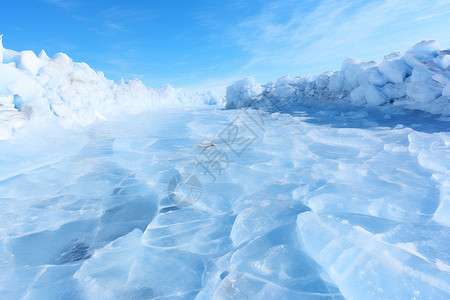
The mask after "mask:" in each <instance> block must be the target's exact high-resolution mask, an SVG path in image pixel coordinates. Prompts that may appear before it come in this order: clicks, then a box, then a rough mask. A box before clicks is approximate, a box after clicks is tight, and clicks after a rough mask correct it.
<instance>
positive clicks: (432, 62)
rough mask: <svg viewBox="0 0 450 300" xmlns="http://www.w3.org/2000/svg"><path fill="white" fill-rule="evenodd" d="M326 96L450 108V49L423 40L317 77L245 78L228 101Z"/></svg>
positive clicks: (292, 101)
mask: <svg viewBox="0 0 450 300" xmlns="http://www.w3.org/2000/svg"><path fill="white" fill-rule="evenodd" d="M318 101H321V102H320V103H322V102H326V101H328V102H330V101H332V102H335V103H349V104H353V105H357V106H372V107H373V106H381V105H384V104H386V103H392V104H393V105H397V106H401V107H404V108H407V109H417V110H422V111H426V112H430V113H433V114H443V115H449V114H450V49H447V50H441V49H440V46H439V44H438V42H437V41H435V40H430V41H422V42H420V43H418V44H416V45H415V46H414V47H412V48H410V49H409V50H408V51H406V53H404V54H401V53H398V52H395V53H392V54H390V55H386V56H385V57H384V60H383V61H381V62H375V61H370V62H360V61H359V60H357V59H354V58H347V59H346V60H345V61H344V62H343V64H342V68H341V70H340V71H337V72H325V73H323V74H320V75H318V76H314V77H309V76H308V77H295V78H293V79H291V78H290V77H289V75H287V76H284V77H282V78H280V79H278V80H277V81H271V82H268V83H266V84H264V85H262V86H261V85H259V84H258V83H256V82H255V80H254V79H253V78H245V79H242V80H240V81H238V82H236V83H234V84H233V85H231V86H229V87H228V88H227V94H226V107H227V108H241V107H255V108H261V107H270V108H275V109H277V110H282V111H289V110H291V109H294V108H295V107H296V106H298V105H301V104H317V103H318Z"/></svg>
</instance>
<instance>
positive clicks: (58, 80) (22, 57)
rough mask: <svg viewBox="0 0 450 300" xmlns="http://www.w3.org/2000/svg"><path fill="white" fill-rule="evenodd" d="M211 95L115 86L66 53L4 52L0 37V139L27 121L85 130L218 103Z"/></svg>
mask: <svg viewBox="0 0 450 300" xmlns="http://www.w3.org/2000/svg"><path fill="white" fill-rule="evenodd" d="M221 103H222V98H221V97H220V96H218V95H216V94H214V92H207V93H186V92H184V91H182V90H180V89H175V88H173V87H172V86H171V85H169V84H167V85H164V86H162V87H161V88H160V89H153V88H150V87H146V86H145V85H144V84H143V83H142V82H141V81H139V80H130V81H127V82H123V81H122V82H121V83H120V84H115V83H114V82H113V81H112V80H108V79H107V78H105V76H104V74H103V73H102V72H96V71H94V70H93V69H91V68H90V67H89V66H88V65H87V64H85V63H76V62H73V61H72V59H71V58H70V57H68V56H67V55H66V54H63V53H58V54H56V55H55V56H54V57H53V59H50V58H49V57H48V56H47V54H46V53H45V52H44V51H42V52H41V53H40V54H39V55H38V56H36V55H35V54H34V53H33V52H32V51H22V52H16V51H13V50H8V49H4V48H3V45H2V37H1V36H0V140H2V139H8V138H9V137H10V136H11V134H12V132H13V131H14V130H15V129H17V128H18V127H20V126H22V125H23V124H24V123H25V121H26V120H28V119H30V118H37V119H48V118H56V119H57V120H59V121H60V123H61V124H63V125H64V126H65V127H71V126H73V125H74V124H79V125H82V126H86V125H88V124H91V123H92V122H94V121H95V120H96V119H102V120H106V119H109V118H112V117H114V116H116V115H119V114H122V113H124V112H126V113H132V114H137V113H140V112H142V111H144V110H147V109H153V108H158V107H160V108H163V107H168V106H181V107H190V106H202V105H210V104H221Z"/></svg>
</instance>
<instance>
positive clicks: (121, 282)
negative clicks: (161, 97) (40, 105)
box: [0, 109, 450, 299]
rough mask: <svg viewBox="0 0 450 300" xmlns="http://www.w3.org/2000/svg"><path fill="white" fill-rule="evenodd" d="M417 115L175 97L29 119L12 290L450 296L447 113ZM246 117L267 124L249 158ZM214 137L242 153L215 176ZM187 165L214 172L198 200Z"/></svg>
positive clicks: (5, 179) (10, 224) (2, 191)
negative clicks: (237, 132) (55, 126)
mask: <svg viewBox="0 0 450 300" xmlns="http://www.w3.org/2000/svg"><path fill="white" fill-rule="evenodd" d="M236 117H238V118H239V119H237V121H236ZM403 117H404V118H403V120H402V122H401V123H400V122H398V121H397V120H393V119H385V118H384V115H383V113H382V112H380V111H367V110H351V111H349V112H347V113H340V112H339V111H337V110H328V111H324V110H313V109H305V110H304V111H302V112H297V113H294V114H293V115H287V114H266V113H258V112H256V111H253V110H248V111H236V110H221V109H200V110H195V109H194V110H177V109H174V110H167V111H165V112H164V113H162V112H155V113H146V114H143V115H140V116H135V117H134V118H131V119H130V118H125V119H123V120H118V121H115V122H103V121H98V122H96V123H94V124H92V125H91V126H89V127H88V128H87V129H86V131H85V132H78V133H77V132H75V133H71V134H67V133H66V134H65V135H62V134H60V135H58V136H57V138H56V137H55V135H54V134H53V133H52V132H51V131H50V130H48V131H47V132H46V133H42V132H39V135H40V136H39V138H37V137H36V134H37V133H36V132H33V130H31V129H30V131H29V132H27V133H25V131H27V130H24V131H23V132H24V133H23V134H21V132H19V133H18V134H17V135H15V136H14V137H13V138H12V139H10V140H8V141H3V142H2V145H1V149H2V157H1V164H0V165H1V166H2V171H4V170H5V169H4V167H8V166H11V165H13V166H14V170H20V171H16V172H15V173H10V172H12V170H13V169H10V170H9V171H8V172H2V174H1V178H2V181H1V186H0V199H1V202H0V203H1V210H0V211H1V219H0V220H1V221H0V222H1V223H0V224H1V226H0V228H1V240H0V245H1V249H2V251H1V252H0V253H1V258H0V259H1V260H0V261H1V264H0V267H1V272H0V295H1V297H2V298H3V299H19V298H24V299H86V298H87V299H151V298H153V297H154V298H157V299H159V298H169V299H170V298H174V299H175V298H177V299H192V298H197V299H243V298H246V297H249V298H253V299H257V298H258V299H273V298H275V297H277V298H281V299H296V298H305V299H342V297H345V298H348V299H361V298H380V297H383V298H390V299H394V298H398V299H405V298H408V299H409V298H411V299H412V298H414V297H415V298H417V299H428V298H433V299H440V298H442V299H446V298H448V296H449V292H450V274H449V271H450V257H449V252H448V249H449V247H450V230H449V227H448V225H449V223H448V220H449V218H448V215H449V203H448V200H449V178H448V172H449V162H450V152H449V141H450V134H449V133H448V122H446V121H441V120H439V118H438V117H435V116H430V115H427V114H425V113H417V112H410V113H408V114H406V115H405V116H403ZM419 120H420V121H421V124H417V123H416V122H418V121H419ZM233 121H234V123H233ZM255 121H257V122H255ZM425 121H426V122H425ZM236 122H239V123H238V124H237V126H238V127H239V126H240V127H242V126H246V125H247V126H248V128H250V129H251V130H252V131H253V133H255V134H256V138H254V139H253V141H252V143H251V144H250V145H249V146H248V147H247V148H246V149H244V151H242V153H240V154H239V156H238V155H237V154H236V153H234V152H233V150H232V149H230V148H229V147H228V146H227V145H226V142H227V137H225V139H222V138H220V137H219V135H220V134H221V133H222V132H223V131H224V129H227V128H228V127H227V126H229V125H230V123H231V124H236ZM49 127H51V126H50V125H49ZM246 128H247V127H246ZM35 129H36V130H37V129H38V128H35ZM248 132H249V131H248ZM248 132H247V133H248ZM247 136H248V135H247ZM205 139H206V140H207V141H208V143H214V145H215V146H210V147H209V148H217V151H221V152H223V153H226V154H227V156H228V159H229V161H231V162H229V163H228V166H227V165H225V162H223V163H222V168H223V169H224V170H219V171H220V172H219V171H217V170H216V169H215V170H213V169H211V172H212V174H213V175H215V178H213V177H212V176H211V175H209V174H204V169H203V168H201V167H199V166H198V164H196V162H197V161H199V160H204V158H203V157H204V156H205V155H204V154H203V151H204V150H203V147H199V145H204V144H205ZM5 147H6V148H5ZM5 149H6V152H7V153H6V154H5V153H4V152H5ZM24 157H25V158H26V159H24ZM222 161H225V160H222ZM6 170H8V169H6ZM178 173H190V174H194V175H195V176H197V177H198V179H199V180H200V182H201V185H202V193H201V196H200V198H198V201H197V202H195V203H194V205H192V206H185V207H183V206H178V207H177V206H175V205H174V204H173V202H172V201H170V199H169V198H168V191H167V186H168V183H169V181H170V179H171V178H172V177H173V176H174V175H176V174H178Z"/></svg>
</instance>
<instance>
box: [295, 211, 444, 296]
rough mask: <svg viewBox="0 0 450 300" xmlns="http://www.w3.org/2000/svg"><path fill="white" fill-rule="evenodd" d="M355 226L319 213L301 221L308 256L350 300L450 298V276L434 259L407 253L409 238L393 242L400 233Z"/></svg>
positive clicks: (413, 250)
mask: <svg viewBox="0 0 450 300" xmlns="http://www.w3.org/2000/svg"><path fill="white" fill-rule="evenodd" d="M380 221H381V220H380ZM351 222H352V217H351V216H348V218H347V219H342V218H338V217H333V216H331V215H330V216H326V215H317V214H315V213H313V212H306V213H302V214H300V215H299V216H298V219H297V226H298V227H297V228H298V232H299V236H300V238H301V240H302V242H303V244H304V246H305V248H306V250H307V252H308V253H309V254H310V255H311V256H312V257H313V258H314V259H315V260H316V261H317V262H318V263H319V264H320V265H321V266H322V267H323V268H324V269H325V270H326V271H327V272H328V274H329V275H330V276H331V278H332V279H333V280H334V282H336V283H337V284H338V286H339V288H340V290H341V292H342V294H343V296H344V297H345V298H348V299H362V298H365V299H371V298H380V297H381V298H395V297H398V298H408V299H409V298H414V297H417V296H420V297H421V298H429V297H431V298H433V297H443V298H446V297H447V296H448V292H449V289H450V285H449V280H450V278H449V274H448V272H444V271H441V270H440V269H439V268H438V267H437V265H436V264H435V263H434V262H433V260H434V259H433V258H431V257H430V258H426V257H425V256H424V255H421V254H419V255H418V254H417V251H416V250H415V249H414V248H411V247H410V246H409V247H407V248H406V250H405V247H404V246H403V245H404V244H403V245H402V244H400V245H398V243H401V241H402V240H403V239H404V238H402V237H399V236H396V237H392V235H394V236H395V233H396V230H395V229H393V230H392V231H389V232H388V233H386V237H384V236H383V235H380V234H374V233H372V232H370V230H374V229H373V228H371V227H366V229H365V228H362V227H361V226H360V225H359V224H358V225H359V226H358V225H352V223H351ZM442 230H444V232H443V233H440V234H439V233H438V235H440V237H439V238H444V239H445V236H447V235H448V234H449V233H448V230H447V229H442ZM424 234H426V233H424ZM437 240H438V239H437ZM411 249H412V250H411ZM430 255H432V256H433V254H430ZM434 255H436V254H434ZM419 265H420V266H421V268H420V270H417V269H416V268H417V266H419Z"/></svg>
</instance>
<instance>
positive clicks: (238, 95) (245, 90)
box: [226, 77, 263, 108]
mask: <svg viewBox="0 0 450 300" xmlns="http://www.w3.org/2000/svg"><path fill="white" fill-rule="evenodd" d="M262 91H263V89H262V87H261V85H259V84H257V83H256V81H255V79H254V78H252V77H247V78H244V79H242V80H240V81H237V82H235V83H234V84H233V85H230V86H229V87H227V96H226V101H227V104H226V106H227V108H237V107H246V106H249V105H250V103H251V102H252V101H254V100H255V97H257V96H259V95H260V94H261V93H262Z"/></svg>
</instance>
